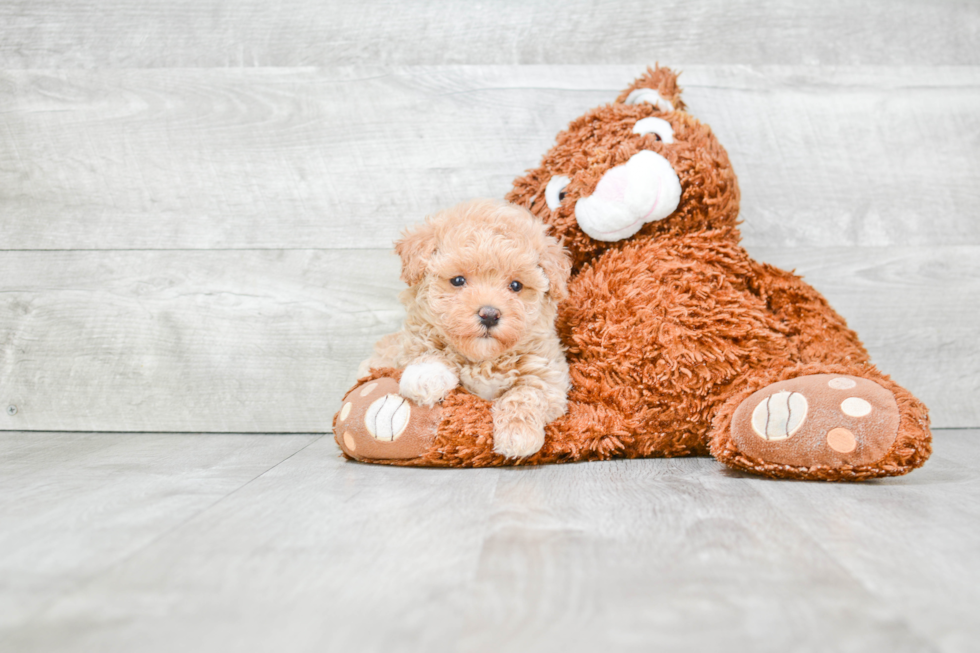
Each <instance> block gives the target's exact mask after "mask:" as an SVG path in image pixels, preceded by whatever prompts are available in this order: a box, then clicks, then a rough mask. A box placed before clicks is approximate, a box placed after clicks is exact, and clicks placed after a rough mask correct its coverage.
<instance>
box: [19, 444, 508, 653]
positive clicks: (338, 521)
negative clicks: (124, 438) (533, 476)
mask: <svg viewBox="0 0 980 653" xmlns="http://www.w3.org/2000/svg"><path fill="white" fill-rule="evenodd" d="M21 435H23V434H21ZM29 437H37V438H45V437H47V436H45V435H44V434H38V435H34V434H31V435H30V436H29ZM79 437H80V438H81V439H83V440H84V439H86V438H88V437H89V436H87V435H82V436H79ZM139 437H141V438H145V439H147V440H148V441H150V442H153V443H155V445H156V446H157V447H159V448H161V449H163V448H165V447H167V446H169V447H171V448H172V450H173V448H177V447H183V446H185V445H186V443H187V441H188V439H189V438H187V437H185V438H179V437H177V436H172V435H144V436H139ZM203 437H204V438H205V439H208V440H210V439H211V438H212V436H203ZM239 437H241V436H239ZM257 437H258V438H259V439H261V438H260V437H259V436H253V437H252V438H243V442H244V443H252V442H254V441H255V440H256V439H257ZM266 440H267V441H271V442H275V441H277V440H278V438H266ZM226 446H227V445H226ZM172 457H175V456H173V454H171V455H170V456H167V455H166V454H164V455H163V460H164V462H163V463H158V462H157V461H155V460H153V459H150V460H146V459H141V458H139V457H134V459H133V460H132V461H131V462H130V464H129V465H128V466H126V467H122V466H121V467H120V468H119V469H118V470H117V473H118V476H117V477H116V480H115V481H114V482H110V483H109V486H110V487H113V486H115V487H117V488H118V489H119V490H121V491H122V490H125V489H127V487H128V486H129V485H131V484H134V483H137V482H139V481H138V479H140V478H141V477H143V476H145V475H152V474H153V473H154V472H155V471H157V470H158V469H159V470H160V472H162V471H163V470H164V469H165V468H166V467H174V466H176V465H175V464H174V463H173V462H170V460H169V458H172ZM286 457H287V456H285V455H283V456H281V458H279V459H276V460H275V462H274V463H273V464H274V465H275V467H274V468H273V469H270V470H268V471H267V472H266V473H264V474H262V475H260V476H258V477H257V478H254V479H253V480H251V482H250V483H248V484H247V485H246V486H244V487H240V488H238V489H236V490H235V491H229V492H226V493H225V496H224V498H223V500H221V501H219V502H214V501H212V502H211V505H209V507H208V509H205V510H200V511H197V512H196V514H193V515H190V516H188V517H187V518H186V519H185V520H184V521H183V523H182V524H181V526H180V527H177V528H172V529H169V530H167V531H166V532H163V533H161V534H160V535H159V537H157V538H156V540H155V541H156V543H157V546H152V545H151V546H143V547H141V548H140V549H139V551H137V552H136V553H135V554H133V555H130V556H127V557H126V558H125V559H123V560H120V561H118V562H117V563H116V564H114V565H113V566H111V568H107V569H105V570H104V573H102V574H100V575H99V577H98V578H89V579H87V582H86V583H84V584H83V585H80V586H77V587H71V586H65V585H63V586H62V588H61V590H62V591H61V593H60V596H58V597H57V599H56V600H53V601H48V602H46V604H45V605H44V606H43V607H42V608H41V609H37V610H34V611H33V612H32V614H31V615H30V616H29V618H26V619H25V618H20V619H17V620H16V621H17V622H19V623H16V624H9V625H8V628H7V629H6V633H5V634H6V638H3V639H0V645H3V646H4V647H5V648H7V649H8V650H16V651H23V652H26V651H41V650H45V651H55V650H78V651H82V650H100V651H126V650H129V651H133V650H140V651H173V650H177V649H184V650H191V651H208V650H211V651H214V650H236V651H259V650H266V651H268V650H270V649H280V648H283V650H290V651H314V650H315V651H390V650H406V642H410V645H411V646H412V648H413V649H416V650H438V647H439V646H440V644H441V643H443V642H445V641H446V640H447V639H455V638H456V637H457V635H458V631H459V628H460V627H461V624H462V620H461V619H454V615H455V614H457V613H458V612H459V605H458V599H459V591H460V590H461V589H462V588H464V587H465V585H466V583H467V582H468V581H469V579H470V577H471V574H472V570H473V569H474V568H475V567H476V560H477V559H478V557H479V555H480V551H481V544H482V542H483V540H484V539H485V530H486V524H487V518H488V515H489V505H490V503H491V502H492V500H493V496H494V488H495V486H496V480H497V476H498V473H499V472H498V471H496V470H476V471H475V473H474V470H440V471H437V472H433V470H425V471H423V472H422V473H421V474H419V473H416V470H410V469H398V468H385V467H379V466H367V465H360V464H346V463H344V462H343V460H342V459H341V458H340V456H339V451H338V449H337V448H336V445H334V443H333V441H332V440H331V439H329V438H322V439H319V440H317V441H316V442H314V443H313V444H312V445H310V446H308V447H306V448H305V449H303V450H302V451H299V452H298V453H295V455H292V456H291V457H289V458H288V459H286ZM180 458H181V459H185V460H186V459H187V458H190V459H191V460H193V457H191V456H186V455H183V456H180ZM185 464H186V463H185ZM270 466H271V465H270ZM158 473H159V472H158ZM226 474H227V472H226ZM214 476H216V477H218V478H219V479H220V478H221V476H220V474H219V473H217V472H216V473H215V474H214ZM35 482H36V483H38V484H42V483H47V484H49V485H53V486H54V487H56V488H59V489H61V491H65V490H67V489H68V488H69V487H71V486H70V485H69V484H67V483H64V482H63V481H61V478H60V477H59V476H57V475H55V474H54V473H52V472H50V471H48V470H44V469H43V468H40V467H39V466H38V467H35ZM77 491H78V492H79V493H80V494H82V495H83V496H85V495H88V496H90V497H91V499H92V501H93V504H95V505H97V503H96V501H97V500H98V498H99V494H98V492H97V491H93V490H92V489H90V487H88V486H85V485H82V487H80V488H78V490H77ZM106 491H108V488H106ZM49 512H50V511H49ZM58 514H59V513H55V514H49V515H47V516H49V517H50V519H51V520H52V521H53V520H55V519H56V518H57V517H58ZM7 523H10V522H7ZM77 528H78V527H77V526H76V525H75V524H70V525H69V526H68V528H67V529H66V530H68V532H69V533H73V532H74V530H76V529H77ZM25 535H26V536H25V537H23V538H21V539H20V540H19V541H17V542H18V543H22V545H29V544H30V542H31V541H32V539H31V538H32V537H37V534H35V533H28V534H25ZM127 535H128V529H127V528H126V527H125V526H120V525H116V524H107V525H106V527H105V532H101V533H95V534H93V539H96V538H98V539H108V538H111V537H113V536H115V537H116V538H125V537H127ZM68 539H69V538H66V537H62V538H59V540H58V541H57V542H56V544H55V546H58V545H66V544H67V540H68ZM66 548H67V547H66ZM0 551H3V549H2V548H0ZM67 554H70V550H69V551H66V555H67ZM24 558H25V560H24V562H26V563H27V564H33V565H37V566H42V567H43V566H44V565H45V560H44V558H43V557H40V556H36V557H31V556H29V555H25V556H24ZM11 594H13V596H16V595H17V594H16V593H11Z"/></svg>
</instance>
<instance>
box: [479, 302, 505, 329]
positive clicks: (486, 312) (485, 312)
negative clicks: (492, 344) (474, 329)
mask: <svg viewBox="0 0 980 653" xmlns="http://www.w3.org/2000/svg"><path fill="white" fill-rule="evenodd" d="M476 314H477V315H478V316H480V324H482V325H483V326H485V327H486V328H488V329H489V328H491V327H495V326H497V322H499V321H500V311H498V310H497V309H496V308H494V307H493V306H481V307H480V310H478V311H477V312H476Z"/></svg>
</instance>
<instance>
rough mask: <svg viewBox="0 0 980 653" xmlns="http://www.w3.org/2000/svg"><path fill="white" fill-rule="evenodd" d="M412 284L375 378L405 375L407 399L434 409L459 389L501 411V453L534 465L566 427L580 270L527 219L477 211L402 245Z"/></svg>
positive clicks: (503, 211) (494, 206) (510, 208)
mask: <svg viewBox="0 0 980 653" xmlns="http://www.w3.org/2000/svg"><path fill="white" fill-rule="evenodd" d="M395 251H396V252H397V254H398V255H399V256H400V257H401V259H402V273H401V279H402V281H404V282H405V283H407V284H408V286H409V287H408V289H407V290H405V291H403V292H402V294H401V296H400V299H401V301H402V303H403V304H404V305H405V309H406V313H407V317H406V319H405V326H404V327H403V328H402V330H401V331H398V332H397V333H393V334H391V335H388V336H385V337H384V338H382V339H381V340H380V341H379V342H378V343H377V344H376V345H375V350H374V356H373V357H371V358H369V359H368V360H366V361H364V362H363V363H361V367H360V372H361V373H362V375H363V374H366V373H367V371H368V370H369V369H370V368H377V367H395V368H404V370H403V371H402V377H401V385H400V389H399V391H400V394H401V395H402V396H403V397H406V398H408V399H411V400H412V401H414V402H416V403H418V404H422V405H426V406H431V405H433V404H435V403H436V402H439V401H441V400H442V399H443V398H444V397H445V396H446V394H447V393H448V392H449V391H450V390H452V389H453V388H455V387H456V386H457V385H462V386H463V388H465V389H466V390H468V391H469V392H471V393H473V394H475V395H478V396H480V397H482V398H484V399H486V400H488V401H492V402H493V408H492V414H493V429H494V431H493V432H494V436H493V437H494V451H496V452H497V453H499V454H502V455H504V456H507V457H508V458H517V457H523V456H529V455H531V454H533V453H535V452H536V451H538V450H539V449H540V448H541V446H542V445H543V444H544V427H545V425H547V424H548V423H549V422H551V421H553V420H555V419H557V418H558V417H559V416H561V415H563V414H564V413H565V410H566V404H567V394H568V390H569V376H568V364H567V363H566V362H565V353H564V350H563V349H562V346H561V342H560V341H559V339H558V335H557V333H556V332H555V316H556V314H557V305H558V302H560V301H561V300H562V299H564V298H565V296H566V295H567V282H568V275H569V270H570V267H571V263H570V261H569V258H568V256H567V254H566V253H565V250H564V249H563V248H562V246H561V245H560V244H559V243H558V241H557V240H555V238H553V237H551V236H548V235H547V234H546V227H545V225H544V224H543V223H542V222H541V221H540V220H538V219H537V218H535V217H534V216H532V215H531V214H530V213H529V212H528V211H526V210H524V209H523V208H520V207H518V206H514V205H512V204H507V203H506V202H501V201H495V200H473V201H470V202H465V203H463V204H460V205H458V206H455V207H452V208H450V209H447V210H445V211H442V212H440V213H438V214H436V215H434V216H431V217H429V218H428V219H426V221H425V223H423V224H421V225H419V226H417V227H415V228H414V229H411V230H409V231H408V232H406V233H405V234H404V236H403V238H402V239H401V240H399V241H398V242H396V243H395Z"/></svg>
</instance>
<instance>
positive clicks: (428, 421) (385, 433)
mask: <svg viewBox="0 0 980 653" xmlns="http://www.w3.org/2000/svg"><path fill="white" fill-rule="evenodd" d="M441 410H442V409H441V407H440V406H439V405H438V404H436V405H435V406H433V407H431V408H429V407H425V406H420V405H418V404H416V403H414V402H412V401H410V400H408V399H405V398H404V397H402V396H401V395H400V394H399V393H398V381H397V380H396V379H395V378H392V377H389V376H377V377H376V378H372V377H368V378H367V379H365V380H364V381H363V382H362V383H360V384H359V385H357V386H355V387H354V389H353V390H351V391H350V392H348V393H347V395H345V396H344V401H343V404H342V405H341V408H340V412H338V413H337V415H336V416H335V417H334V439H335V440H336V441H337V445H338V446H340V448H341V450H342V451H343V452H344V454H346V455H347V456H348V457H349V458H353V459H355V460H361V461H365V462H384V461H404V460H410V459H414V458H418V457H419V456H421V455H423V454H424V453H425V452H427V451H428V450H429V448H430V445H431V444H432V441H433V439H434V438H435V434H436V429H437V428H438V425H439V417H440V413H441Z"/></svg>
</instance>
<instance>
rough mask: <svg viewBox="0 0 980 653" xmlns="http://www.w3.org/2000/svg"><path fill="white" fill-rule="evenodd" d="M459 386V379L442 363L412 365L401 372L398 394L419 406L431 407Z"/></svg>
mask: <svg viewBox="0 0 980 653" xmlns="http://www.w3.org/2000/svg"><path fill="white" fill-rule="evenodd" d="M457 385H459V377H458V376H456V373H455V372H453V371H452V370H451V369H449V368H448V367H446V366H445V365H443V364H442V363H437V362H431V363H413V364H411V365H409V366H407V367H406V368H405V369H404V370H402V380H401V383H400V384H399V385H398V393H399V394H400V395H401V396H403V397H405V398H406V399H411V400H412V401H414V402H415V403H417V404H419V405H421V406H433V405H435V404H436V403H438V402H440V401H442V400H443V399H445V398H446V395H447V394H449V391H450V390H452V389H453V388H455V387H456V386H457Z"/></svg>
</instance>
